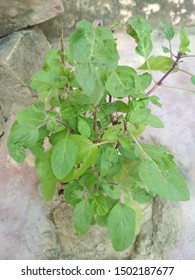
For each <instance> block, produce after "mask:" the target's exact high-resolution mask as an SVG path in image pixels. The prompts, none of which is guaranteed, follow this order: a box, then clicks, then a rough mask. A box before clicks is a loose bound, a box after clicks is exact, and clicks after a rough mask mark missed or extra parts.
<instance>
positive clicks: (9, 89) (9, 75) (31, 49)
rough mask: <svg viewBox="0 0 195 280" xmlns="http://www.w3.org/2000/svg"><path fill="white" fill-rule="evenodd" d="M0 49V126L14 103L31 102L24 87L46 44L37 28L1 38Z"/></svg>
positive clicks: (39, 65)
mask: <svg viewBox="0 0 195 280" xmlns="http://www.w3.org/2000/svg"><path fill="white" fill-rule="evenodd" d="M0 46H1V47H0V84H1V88H0V111H1V114H0V118H1V120H0V123H3V122H4V121H6V120H7V119H8V117H9V115H10V106H11V105H12V104H13V103H14V102H17V103H18V104H20V105H28V104H30V103H31V102H32V100H33V95H32V93H31V91H30V89H29V87H28V84H29V82H30V79H31V76H32V75H33V73H34V72H36V71H37V70H39V69H40V67H41V65H42V63H43V60H44V57H45V55H46V53H47V52H48V50H49V49H50V45H49V43H48V41H47V40H46V38H45V36H44V35H43V33H42V31H41V30H40V29H38V28H32V29H31V28H30V29H27V30H24V31H18V32H15V33H13V34H12V35H9V36H6V37H4V38H1V39H0ZM0 130H1V128H0Z"/></svg>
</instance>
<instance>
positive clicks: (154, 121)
mask: <svg viewBox="0 0 195 280" xmlns="http://www.w3.org/2000/svg"><path fill="white" fill-rule="evenodd" d="M145 123H147V124H149V125H150V126H152V127H155V128H163V127H164V124H163V122H162V121H161V120H160V119H159V118H158V117H157V116H155V115H150V116H149V117H148V118H147V120H146V122H145Z"/></svg>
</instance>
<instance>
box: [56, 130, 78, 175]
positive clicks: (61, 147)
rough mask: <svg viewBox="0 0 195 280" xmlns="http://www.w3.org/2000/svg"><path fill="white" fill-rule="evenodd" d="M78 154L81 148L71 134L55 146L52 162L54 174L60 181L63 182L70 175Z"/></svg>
mask: <svg viewBox="0 0 195 280" xmlns="http://www.w3.org/2000/svg"><path fill="white" fill-rule="evenodd" d="M78 152H79V148H78V146H77V144H76V143H75V141H74V140H73V139H71V138H70V137H69V134H67V136H66V138H65V139H62V140H60V141H59V142H58V143H57V144H56V145H55V146H54V149H53V152H52V157H51V161H52V169H53V172H54V174H55V176H56V177H57V178H58V179H60V180H62V179H63V178H65V177H66V176H67V175H68V174H69V173H70V171H71V169H72V168H73V166H74V165H75V163H76V158H77V155H78Z"/></svg>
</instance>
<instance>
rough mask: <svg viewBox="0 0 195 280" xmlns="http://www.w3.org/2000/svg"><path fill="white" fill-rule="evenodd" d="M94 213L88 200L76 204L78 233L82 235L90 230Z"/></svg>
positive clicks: (74, 214)
mask: <svg viewBox="0 0 195 280" xmlns="http://www.w3.org/2000/svg"><path fill="white" fill-rule="evenodd" d="M92 217H93V214H92V211H91V206H90V203H89V201H88V200H82V201H81V202H79V203H78V204H76V206H75V208H74V213H73V219H74V226H75V231H76V234H78V235H81V234H84V233H86V232H87V231H88V229H89V227H90V224H91V220H92Z"/></svg>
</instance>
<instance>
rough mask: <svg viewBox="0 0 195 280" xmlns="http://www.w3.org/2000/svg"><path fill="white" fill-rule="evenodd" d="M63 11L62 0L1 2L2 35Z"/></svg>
mask: <svg viewBox="0 0 195 280" xmlns="http://www.w3.org/2000/svg"><path fill="white" fill-rule="evenodd" d="M62 12H63V5H62V1H61V0H9V1H1V2H0V37H2V36H5V35H8V34H11V33H13V32H14V31H16V30H19V29H22V28H25V27H27V26H32V25H35V24H38V23H41V22H44V21H46V20H48V19H50V18H53V17H55V16H56V15H57V14H59V13H62Z"/></svg>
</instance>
